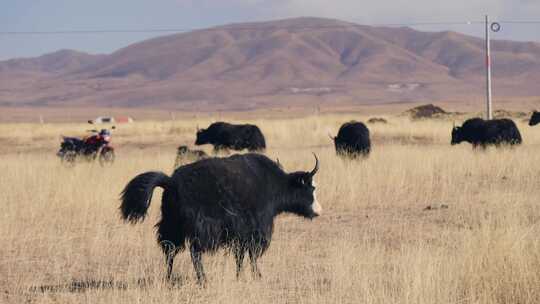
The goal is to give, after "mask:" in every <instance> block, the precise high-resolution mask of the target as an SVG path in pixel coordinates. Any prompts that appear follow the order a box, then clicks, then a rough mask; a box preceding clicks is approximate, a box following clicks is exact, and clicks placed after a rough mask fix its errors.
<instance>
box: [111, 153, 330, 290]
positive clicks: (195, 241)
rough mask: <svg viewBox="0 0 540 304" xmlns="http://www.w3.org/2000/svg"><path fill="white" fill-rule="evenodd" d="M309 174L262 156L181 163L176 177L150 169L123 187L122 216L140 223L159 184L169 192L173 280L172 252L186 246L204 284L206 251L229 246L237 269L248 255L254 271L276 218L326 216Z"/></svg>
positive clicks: (167, 244) (165, 226)
mask: <svg viewBox="0 0 540 304" xmlns="http://www.w3.org/2000/svg"><path fill="white" fill-rule="evenodd" d="M318 169H319V161H318V159H317V156H316V155H315V168H314V169H313V170H312V171H311V172H302V171H299V172H293V173H286V172H284V171H283V170H282V169H281V168H280V167H279V166H278V164H277V163H275V162H274V161H272V160H270V159H269V158H267V157H266V156H264V155H261V154H255V153H249V154H243V155H233V156H230V157H227V158H207V159H203V160H200V161H198V162H195V163H191V164H188V165H185V166H182V167H180V168H178V169H176V171H175V172H174V173H173V175H172V176H171V177H169V176H167V175H165V174H164V173H162V172H146V173H142V174H140V175H138V176H136V177H135V178H133V179H132V180H131V181H130V182H129V183H128V184H127V186H126V187H125V189H124V191H123V192H122V198H121V200H122V203H121V206H120V210H121V215H122V218H123V219H124V220H125V221H128V222H131V223H136V222H138V221H142V220H143V219H144V218H145V216H146V214H147V210H148V207H149V205H150V201H151V199H152V193H153V190H154V188H155V187H161V188H163V189H164V191H163V197H162V202H161V220H160V221H159V222H158V223H157V225H156V227H157V239H158V243H159V244H160V246H161V248H162V250H163V253H164V254H165V260H166V264H167V278H169V279H170V278H171V273H172V267H173V262H174V257H175V255H176V254H177V253H178V252H180V251H182V250H184V249H185V248H186V247H188V248H189V251H190V253H191V260H192V263H193V266H194V268H195V272H196V275H197V279H198V281H199V283H203V282H204V281H205V275H204V271H203V264H202V253H204V252H213V251H216V250H217V249H219V248H226V249H229V250H230V252H231V253H233V254H234V256H235V259H236V274H237V276H238V275H239V274H240V272H241V270H242V265H243V259H244V255H245V254H246V253H247V254H248V255H249V258H250V261H251V270H252V272H253V273H254V275H256V276H257V277H260V275H261V274H260V272H259V270H258V267H257V259H258V258H259V257H260V256H261V255H262V254H263V253H264V252H265V251H266V249H267V248H268V246H269V245H270V240H271V238H272V232H273V226H274V218H275V217H276V216H277V215H279V214H281V213H285V212H288V213H293V214H296V215H299V216H302V217H304V218H308V219H313V218H314V217H316V216H318V215H319V214H320V213H321V210H322V209H321V206H320V205H319V203H318V201H317V196H316V194H315V183H314V181H313V177H314V175H315V174H316V173H317V170H318Z"/></svg>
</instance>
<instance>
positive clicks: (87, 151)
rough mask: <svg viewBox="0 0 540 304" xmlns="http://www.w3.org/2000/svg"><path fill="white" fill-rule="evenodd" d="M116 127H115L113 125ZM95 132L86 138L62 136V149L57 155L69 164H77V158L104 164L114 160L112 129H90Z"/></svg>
mask: <svg viewBox="0 0 540 304" xmlns="http://www.w3.org/2000/svg"><path fill="white" fill-rule="evenodd" d="M113 129H114V127H113ZM89 132H92V133H93V134H92V135H90V136H87V137H84V138H82V139H81V138H77V137H65V136H62V143H61V144H60V150H59V151H58V153H57V154H56V155H58V157H60V159H61V160H62V163H64V164H65V165H67V166H73V165H75V161H76V160H77V159H83V160H86V161H94V160H96V158H97V159H98V160H99V164H100V165H102V166H105V165H109V164H112V163H113V162H114V158H115V155H114V148H113V147H112V146H111V131H109V130H107V129H101V131H99V132H98V131H97V130H89Z"/></svg>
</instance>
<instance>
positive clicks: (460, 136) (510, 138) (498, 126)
mask: <svg viewBox="0 0 540 304" xmlns="http://www.w3.org/2000/svg"><path fill="white" fill-rule="evenodd" d="M464 141H466V142H468V143H471V144H472V146H473V148H476V147H478V146H480V147H482V148H485V147H486V146H487V145H495V146H500V145H519V144H521V134H520V133H519V130H518V128H517V127H516V124H515V123H514V122H513V121H512V120H510V119H492V120H483V119H481V118H471V119H468V120H467V121H465V122H464V123H463V125H462V126H461V127H456V126H454V128H453V129H452V141H451V144H452V145H455V144H459V143H461V142H464Z"/></svg>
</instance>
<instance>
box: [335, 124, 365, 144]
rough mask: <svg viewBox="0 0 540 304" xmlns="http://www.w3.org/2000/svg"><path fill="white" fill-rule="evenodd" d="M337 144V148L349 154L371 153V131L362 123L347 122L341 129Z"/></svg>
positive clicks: (336, 139)
mask: <svg viewBox="0 0 540 304" xmlns="http://www.w3.org/2000/svg"><path fill="white" fill-rule="evenodd" d="M335 143H336V148H338V149H339V148H342V149H345V150H349V152H361V151H364V152H369V150H370V148H371V141H370V138H369V129H368V128H367V127H366V125H365V124H363V123H361V122H357V121H350V122H347V123H345V124H343V125H342V126H341V127H340V128H339V131H338V134H337V136H336V138H335Z"/></svg>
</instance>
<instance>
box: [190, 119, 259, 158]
mask: <svg viewBox="0 0 540 304" xmlns="http://www.w3.org/2000/svg"><path fill="white" fill-rule="evenodd" d="M195 144H196V145H205V144H212V145H213V146H214V150H216V151H219V150H226V149H232V150H237V151H240V150H243V149H248V151H250V152H262V151H264V150H265V149H266V141H265V139H264V135H263V134H262V132H261V130H260V129H259V127H257V126H255V125H249V124H245V125H233V124H229V123H226V122H215V123H213V124H211V125H210V127H208V129H201V130H198V131H197V140H196V141H195Z"/></svg>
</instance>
